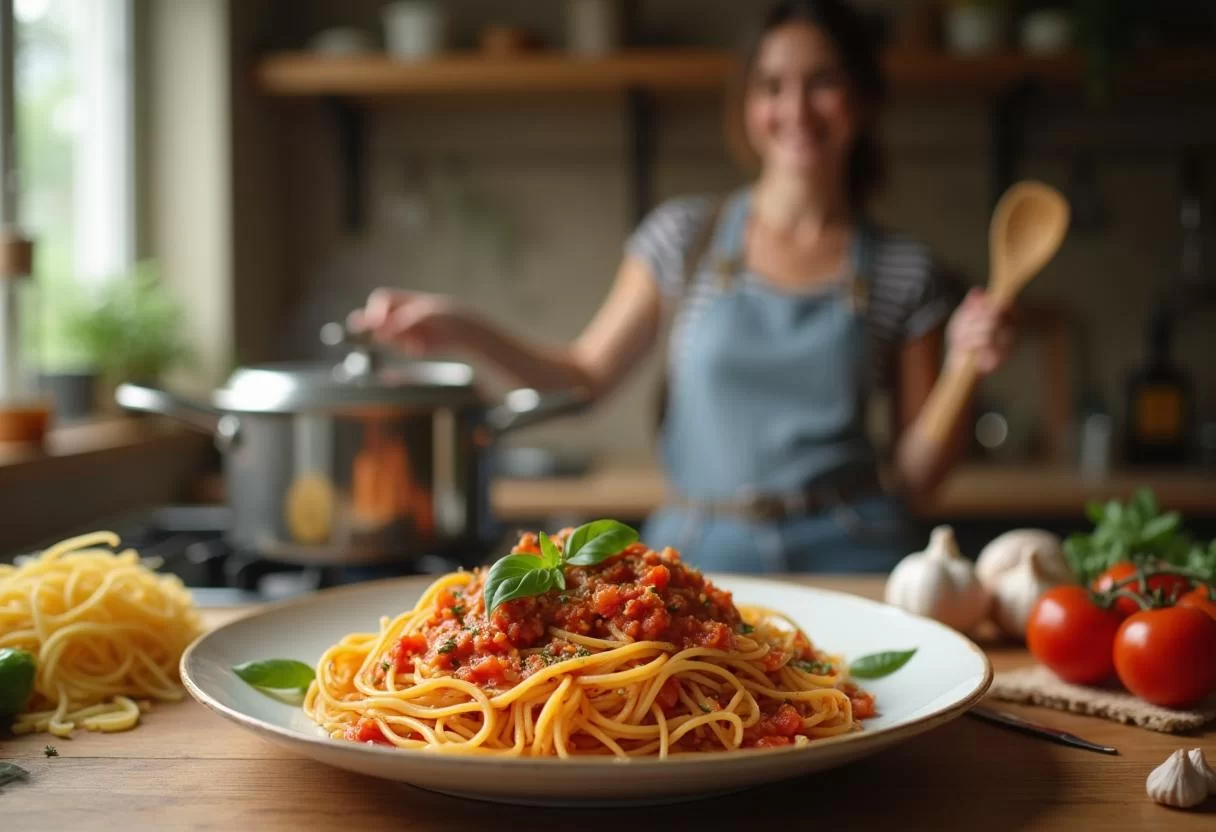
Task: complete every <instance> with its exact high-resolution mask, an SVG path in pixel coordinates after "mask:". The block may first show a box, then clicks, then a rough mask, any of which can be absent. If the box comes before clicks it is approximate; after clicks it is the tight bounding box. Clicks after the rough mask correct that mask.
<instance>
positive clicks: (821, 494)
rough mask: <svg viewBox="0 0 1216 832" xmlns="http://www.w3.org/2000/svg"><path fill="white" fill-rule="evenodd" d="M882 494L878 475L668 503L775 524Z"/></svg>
mask: <svg viewBox="0 0 1216 832" xmlns="http://www.w3.org/2000/svg"><path fill="white" fill-rule="evenodd" d="M881 493H883V488H882V483H881V482H879V479H878V476H877V474H870V475H868V476H864V477H858V478H857V479H855V480H850V481H847V482H844V483H839V484H831V485H827V484H823V483H815V484H812V485H808V486H806V487H805V488H800V489H797V490H794V491H786V492H762V491H753V490H750V489H744V490H742V491H740V493H739V494H738V495H737V496H735V497H728V498H725V499H705V500H702V499H698V498H691V497H683V496H679V495H677V496H675V497H673V498H672V499H671V501H670V503H671V505H673V506H675V507H676V508H682V509H687V510H689V511H695V512H698V513H702V514H706V515H709V516H713V515H719V516H726V517H733V518H736V519H740V520H747V521H749V522H753V523H777V522H780V521H782V520H793V519H797V518H800V517H808V516H810V515H815V514H822V513H824V512H827V511H831V510H834V509H839V508H843V507H847V506H848V504H849V503H852V502H853V501H855V500H858V499H861V498H864V497H872V496H874V495H876V494H881Z"/></svg>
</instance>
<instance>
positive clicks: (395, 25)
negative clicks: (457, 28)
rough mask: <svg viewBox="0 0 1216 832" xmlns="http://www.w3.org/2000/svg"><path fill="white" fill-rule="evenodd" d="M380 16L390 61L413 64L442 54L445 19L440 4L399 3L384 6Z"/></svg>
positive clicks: (420, 0) (415, 0) (405, 0)
mask: <svg viewBox="0 0 1216 832" xmlns="http://www.w3.org/2000/svg"><path fill="white" fill-rule="evenodd" d="M381 14H382V19H383V21H384V47H385V51H386V52H388V54H389V56H390V57H393V58H400V59H402V60H407V61H416V60H421V59H423V58H431V57H434V56H435V55H437V54H439V53H440V52H442V51H443V48H444V43H445V39H446V37H447V18H446V17H445V16H444V13H443V9H442V7H441V6H440V4H439V3H434V2H429V1H428V0H399V2H396V3H389V4H388V5H387V6H385V7H384V11H383V12H382V13H381Z"/></svg>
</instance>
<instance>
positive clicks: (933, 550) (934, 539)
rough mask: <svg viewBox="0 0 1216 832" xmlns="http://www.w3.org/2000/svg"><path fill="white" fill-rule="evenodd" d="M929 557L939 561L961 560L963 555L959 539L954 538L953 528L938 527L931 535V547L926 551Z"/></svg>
mask: <svg viewBox="0 0 1216 832" xmlns="http://www.w3.org/2000/svg"><path fill="white" fill-rule="evenodd" d="M925 554H926V555H927V556H928V557H931V558H935V559H939V560H956V559H958V560H961V559H962V557H963V553H962V552H960V551H959V549H958V539H957V538H955V536H954V528H953V527H951V526H938V527H937V528H935V529H934V530H933V531H932V532H930V533H929V545H928V547H927V548H926V549H925Z"/></svg>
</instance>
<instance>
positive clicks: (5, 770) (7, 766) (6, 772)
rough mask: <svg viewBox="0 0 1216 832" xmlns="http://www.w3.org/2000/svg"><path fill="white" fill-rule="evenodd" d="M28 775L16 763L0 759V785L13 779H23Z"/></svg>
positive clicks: (28, 774)
mask: <svg viewBox="0 0 1216 832" xmlns="http://www.w3.org/2000/svg"><path fill="white" fill-rule="evenodd" d="M29 776H30V773H29V772H28V771H26V770H25V769H23V768H22V767H21V766H19V765H17V764H16V763H9V762H4V761H0V786H3V785H5V784H7V783H11V782H13V781H14V780H25V779H27V778H28V777H29Z"/></svg>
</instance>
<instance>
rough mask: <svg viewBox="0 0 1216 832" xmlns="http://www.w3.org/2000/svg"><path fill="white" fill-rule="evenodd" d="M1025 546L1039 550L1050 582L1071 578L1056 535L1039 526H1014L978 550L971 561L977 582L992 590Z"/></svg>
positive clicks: (1025, 548)
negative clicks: (1029, 527)
mask: <svg viewBox="0 0 1216 832" xmlns="http://www.w3.org/2000/svg"><path fill="white" fill-rule="evenodd" d="M1028 549H1038V550H1039V552H1040V557H1041V558H1042V562H1043V564H1042V568H1043V571H1044V572H1045V573H1046V575H1047V576H1048V577H1049V578H1051V580H1052V581H1053V582H1054V583H1057V584H1065V583H1071V582H1072V581H1073V580H1074V578H1073V574H1072V568H1071V567H1070V566H1069V565H1068V559H1067V557H1065V555H1064V546H1063V543H1062V542H1061V540H1060V538H1059V537H1057V536H1056V535H1054V534H1052V533H1051V532H1047V531H1043V530H1042V529H1014V530H1013V531H1008V532H1005V533H1004V534H1002V535H1000V536H999V537H997V538H994V539H993V540H992V541H991V542H989V543H988V545H987V546H985V547H984V548H983V549H982V550H981V551H980V554H979V557H978V558H977V559H976V563H975V571H976V575H978V576H979V579H980V583H982V584H983V585H984V586H985V587H987V588H988V589H989V590H991V591H995V589H996V585H997V583H998V581H999V580H1000V579H1001V577H1002V576H1004V575H1005V574H1006V573H1007V572H1010V571H1011V570H1013V569H1014V568H1015V567H1017V566H1018V565H1019V564H1021V562H1022V559H1023V558H1024V557H1025V555H1026V551H1027V550H1028Z"/></svg>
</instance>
